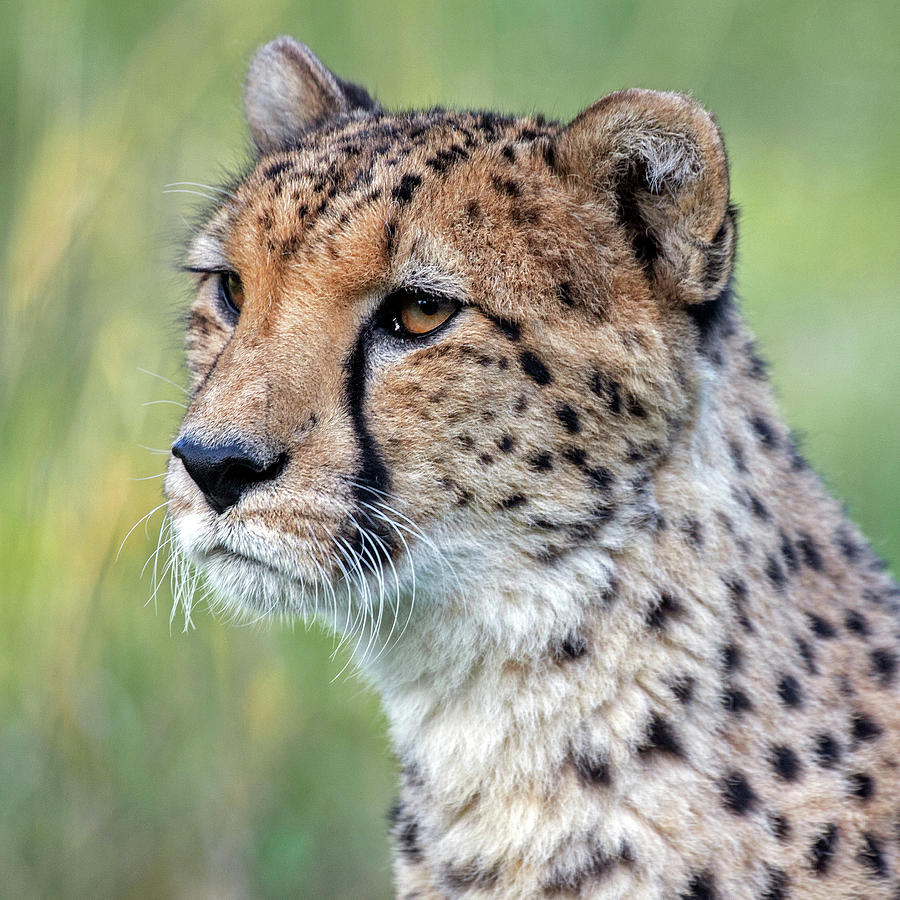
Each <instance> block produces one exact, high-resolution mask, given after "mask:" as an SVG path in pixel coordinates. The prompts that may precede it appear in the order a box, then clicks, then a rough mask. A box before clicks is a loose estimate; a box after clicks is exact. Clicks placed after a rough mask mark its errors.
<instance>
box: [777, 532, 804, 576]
mask: <svg viewBox="0 0 900 900" xmlns="http://www.w3.org/2000/svg"><path fill="white" fill-rule="evenodd" d="M781 555H782V557H783V558H784V564H785V565H786V566H787V568H788V571H789V572H796V571H797V569H799V568H800V560H799V559H798V558H797V551H796V550H794V545H793V544H792V543H791V541H790V538H789V537H788V536H787V535H786V534H785V533H784V532H783V531H782V532H781Z"/></svg>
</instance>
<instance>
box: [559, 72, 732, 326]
mask: <svg viewBox="0 0 900 900" xmlns="http://www.w3.org/2000/svg"><path fill="white" fill-rule="evenodd" d="M556 156H557V169H558V171H559V172H560V174H561V175H563V176H564V177H574V178H575V179H576V182H577V183H578V184H581V185H584V184H586V185H587V186H588V188H589V190H591V191H594V192H596V193H598V194H602V195H603V196H605V197H608V198H610V199H611V200H612V203H613V204H614V206H615V210H616V217H617V219H618V222H619V224H620V226H621V227H622V228H623V229H624V231H625V232H626V234H627V235H628V238H629V240H630V242H631V245H632V247H633V248H634V253H635V257H636V258H637V261H638V262H639V263H640V264H641V265H642V267H643V268H644V270H645V271H646V272H647V274H648V276H649V277H650V278H651V279H652V280H653V282H654V283H655V284H656V285H657V286H658V288H659V289H660V290H661V291H662V293H664V294H665V295H667V296H669V297H672V298H673V299H677V301H678V302H680V303H685V304H688V305H689V306H692V305H694V304H702V303H705V302H706V301H712V300H715V299H716V298H717V297H719V296H720V295H721V294H722V292H723V291H724V289H725V287H726V285H727V283H728V280H729V278H730V276H731V270H732V266H733V261H734V242H735V222H734V210H733V208H732V207H731V206H730V205H729V202H728V197H729V186H728V161H727V159H726V157H725V147H724V145H723V143H722V137H721V134H720V133H719V129H718V127H717V126H716V123H715V121H714V120H713V118H712V116H711V115H710V114H709V113H708V112H706V110H704V109H703V108H702V107H701V106H700V105H699V104H697V103H696V102H694V101H693V100H692V99H691V98H690V97H687V96H685V95H683V94H673V93H663V92H660V91H647V90H637V89H633V90H627V91H618V92H616V93H614V94H610V95H608V96H606V97H603V98H602V99H600V100H598V101H597V102H596V103H594V104H593V105H592V106H590V107H588V108H587V109H586V110H585V111H584V112H583V113H581V115H579V116H578V117H577V118H576V119H575V120H574V121H573V122H572V123H571V124H570V125H569V126H568V127H567V128H566V129H565V130H564V131H563V133H562V134H561V135H560V138H559V143H558V146H557V154H556ZM699 312H700V311H699V310H698V314H699Z"/></svg>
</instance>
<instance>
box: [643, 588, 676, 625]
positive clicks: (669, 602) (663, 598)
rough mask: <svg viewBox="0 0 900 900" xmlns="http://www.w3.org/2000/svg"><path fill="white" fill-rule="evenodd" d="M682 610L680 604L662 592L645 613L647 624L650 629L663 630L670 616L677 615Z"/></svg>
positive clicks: (668, 594)
mask: <svg viewBox="0 0 900 900" xmlns="http://www.w3.org/2000/svg"><path fill="white" fill-rule="evenodd" d="M682 610H683V607H682V605H681V603H679V602H678V600H677V599H676V598H675V597H673V596H672V595H671V594H670V593H668V592H666V591H664V592H663V593H661V594H660V595H659V597H658V598H657V599H656V600H655V601H654V602H653V605H652V606H651V607H650V609H649V611H648V612H647V624H648V625H649V626H650V627H651V628H663V627H664V626H665V624H666V622H667V621H668V620H669V619H670V618H671V617H672V616H677V615H679V614H680V613H681V612H682Z"/></svg>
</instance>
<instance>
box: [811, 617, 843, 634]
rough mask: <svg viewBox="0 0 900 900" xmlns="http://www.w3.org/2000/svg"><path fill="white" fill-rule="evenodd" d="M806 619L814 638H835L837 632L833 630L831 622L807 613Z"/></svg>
mask: <svg viewBox="0 0 900 900" xmlns="http://www.w3.org/2000/svg"><path fill="white" fill-rule="evenodd" d="M807 619H809V627H810V628H811V629H812V632H813V634H814V635H816V637H820V638H833V637H837V632H836V631H835V629H834V625H832V624H831V622H829V621H828V620H827V619H823V618H822V617H821V616H818V615H816V614H815V613H807Z"/></svg>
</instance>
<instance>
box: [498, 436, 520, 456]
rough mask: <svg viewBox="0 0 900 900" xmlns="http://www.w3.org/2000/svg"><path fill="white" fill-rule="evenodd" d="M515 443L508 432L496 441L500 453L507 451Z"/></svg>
mask: <svg viewBox="0 0 900 900" xmlns="http://www.w3.org/2000/svg"><path fill="white" fill-rule="evenodd" d="M515 445H516V442H515V441H514V440H513V439H512V437H510V435H508V434H504V435H503V437H502V438H500V440H499V441H497V447H498V449H499V450H500V452H501V453H509V452H510V451H511V450H512V449H513V447H515Z"/></svg>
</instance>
